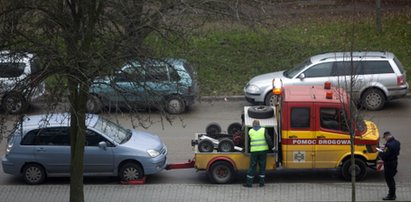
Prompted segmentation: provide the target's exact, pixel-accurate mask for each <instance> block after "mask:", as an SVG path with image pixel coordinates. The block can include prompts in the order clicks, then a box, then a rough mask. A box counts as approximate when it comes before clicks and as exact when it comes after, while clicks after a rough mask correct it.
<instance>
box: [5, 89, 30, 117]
mask: <svg viewBox="0 0 411 202" xmlns="http://www.w3.org/2000/svg"><path fill="white" fill-rule="evenodd" d="M2 106H3V109H4V111H5V112H6V113H9V114H20V113H23V112H25V111H26V110H27V107H28V105H27V101H26V99H25V98H24V97H23V95H21V94H19V93H10V94H8V95H6V96H5V97H4V98H3V101H2Z"/></svg>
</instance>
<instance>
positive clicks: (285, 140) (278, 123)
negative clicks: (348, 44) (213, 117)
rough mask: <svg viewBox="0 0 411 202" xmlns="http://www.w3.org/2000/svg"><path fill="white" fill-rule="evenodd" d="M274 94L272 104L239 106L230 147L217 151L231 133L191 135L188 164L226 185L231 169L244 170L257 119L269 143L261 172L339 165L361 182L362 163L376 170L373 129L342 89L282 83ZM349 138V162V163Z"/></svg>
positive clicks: (364, 170) (375, 131)
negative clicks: (239, 119)
mask: <svg viewBox="0 0 411 202" xmlns="http://www.w3.org/2000/svg"><path fill="white" fill-rule="evenodd" d="M280 92H281V93H279V95H278V97H277V100H278V102H277V103H276V104H275V106H245V107H244V115H243V118H242V124H241V129H239V130H238V132H237V135H238V133H240V134H241V135H240V136H241V138H236V141H235V142H236V143H234V141H233V146H232V147H228V148H232V149H229V150H225V151H222V149H220V148H221V147H220V143H221V142H224V144H228V143H227V142H228V141H227V139H230V136H232V137H234V136H235V134H226V135H225V137H224V141H220V140H222V139H220V138H219V137H218V134H217V135H214V136H213V137H212V138H211V139H210V137H209V135H208V134H201V133H199V134H196V135H195V138H194V142H195V143H197V144H193V146H194V152H195V157H194V162H195V163H194V166H195V167H196V168H197V169H198V170H205V171H207V172H208V175H209V177H210V179H211V180H212V181H213V182H215V183H229V182H230V181H231V180H232V179H233V177H234V176H235V175H234V173H235V172H236V171H242V170H244V171H245V170H247V169H248V167H249V161H250V160H249V158H250V153H249V138H248V131H249V129H250V128H251V127H252V122H253V120H255V119H258V120H259V121H260V124H261V126H262V127H265V128H266V129H267V131H268V133H269V135H270V136H271V139H272V140H273V145H274V147H273V148H271V149H270V151H269V153H268V155H267V165H266V170H274V169H276V168H279V167H282V168H287V169H310V168H312V169H317V168H330V169H335V168H340V172H341V175H342V177H343V178H344V179H345V180H351V176H352V174H354V173H353V172H352V171H353V170H354V169H355V177H356V179H357V180H361V179H363V178H364V177H365V176H366V173H367V167H371V168H376V165H377V158H378V155H377V150H376V148H377V147H378V143H379V133H378V128H377V126H376V125H375V124H374V123H373V122H371V121H365V120H363V119H362V117H361V116H360V113H359V112H358V111H357V109H356V107H355V106H354V105H351V104H350V98H349V95H348V94H347V93H346V91H345V90H344V89H342V88H334V87H330V86H326V85H324V86H286V87H282V88H281V90H280ZM232 139H235V138H232ZM238 139H240V141H238ZM205 140H207V142H208V143H210V142H212V144H209V145H210V146H209V147H212V148H211V149H210V150H207V151H205V152H204V149H202V148H203V144H202V142H203V141H205ZM352 140H353V141H354V147H353V148H354V150H353V151H354V157H355V165H352V164H351V161H350V157H351V141H352ZM213 148H215V149H213ZM226 148H227V147H226Z"/></svg>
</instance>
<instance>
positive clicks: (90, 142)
mask: <svg viewBox="0 0 411 202" xmlns="http://www.w3.org/2000/svg"><path fill="white" fill-rule="evenodd" d="M100 142H107V144H108V145H109V141H107V139H106V138H104V137H103V136H101V135H100V134H98V133H96V132H94V131H92V130H86V144H85V145H86V146H98V143H100Z"/></svg>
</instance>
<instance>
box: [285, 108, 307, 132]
mask: <svg viewBox="0 0 411 202" xmlns="http://www.w3.org/2000/svg"><path fill="white" fill-rule="evenodd" d="M290 118H291V121H290V123H291V128H309V127H310V108H309V107H293V108H291V117H290Z"/></svg>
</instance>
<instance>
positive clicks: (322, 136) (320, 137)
mask: <svg viewBox="0 0 411 202" xmlns="http://www.w3.org/2000/svg"><path fill="white" fill-rule="evenodd" d="M317 138H319V139H324V138H325V136H324V135H320V136H317Z"/></svg>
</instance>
